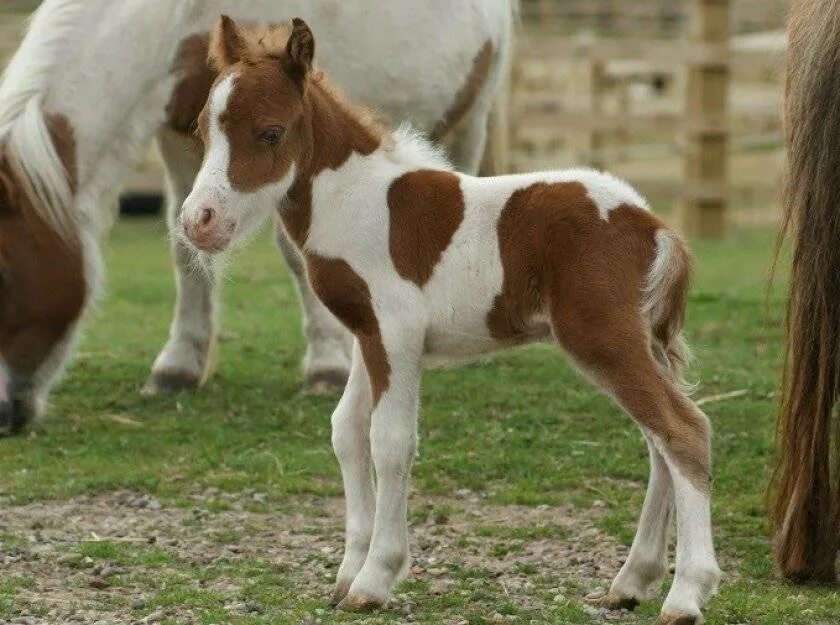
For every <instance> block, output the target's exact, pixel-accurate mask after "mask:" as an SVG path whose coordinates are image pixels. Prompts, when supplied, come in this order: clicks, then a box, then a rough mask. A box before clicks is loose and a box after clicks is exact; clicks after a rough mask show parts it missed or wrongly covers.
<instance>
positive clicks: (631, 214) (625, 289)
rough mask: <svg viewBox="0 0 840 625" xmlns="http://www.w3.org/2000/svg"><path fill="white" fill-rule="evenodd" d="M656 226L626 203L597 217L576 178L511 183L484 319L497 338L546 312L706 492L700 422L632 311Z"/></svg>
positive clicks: (562, 338)
mask: <svg viewBox="0 0 840 625" xmlns="http://www.w3.org/2000/svg"><path fill="white" fill-rule="evenodd" d="M664 227H665V226H664V224H663V223H662V222H661V221H660V220H659V219H657V218H656V217H655V216H654V215H652V214H651V213H650V212H648V211H646V210H643V209H640V208H638V207H634V206H629V205H621V206H618V207H616V208H615V209H613V210H612V211H610V213H609V218H608V219H607V220H605V219H602V218H601V216H600V214H599V212H598V208H597V206H596V205H595V204H594V202H593V201H592V200H591V199H590V197H589V196H588V193H587V190H586V187H585V186H584V185H583V184H581V183H579V182H568V183H554V184H548V183H537V184H534V185H531V186H530V187H526V188H524V189H520V190H518V191H516V192H515V193H513V194H512V195H511V196H510V198H509V199H508V202H507V203H506V205H505V207H504V209H503V210H502V213H501V215H500V217H499V222H498V236H499V251H500V255H501V261H502V266H503V269H504V279H503V285H502V292H501V293H500V294H499V295H498V296H497V297H496V299H495V301H494V306H493V308H492V309H491V310H490V311H489V312H488V314H487V325H488V328H489V330H490V333H491V335H492V336H493V337H495V338H496V339H498V340H500V341H504V342H513V343H515V342H524V341H525V340H527V339H528V337H529V333H530V332H531V327H532V320H533V319H534V317H535V316H540V315H547V316H549V317H550V319H551V324H552V328H553V330H554V334H555V337H556V339H557V341H558V342H559V343H560V345H561V346H562V347H563V348H564V349H565V350H566V351H567V352H568V353H569V354H570V355H571V356H572V358H573V359H574V361H575V362H576V363H577V364H579V365H580V366H581V367H583V368H584V369H586V370H587V371H588V372H589V373H590V374H592V375H594V376H595V377H596V379H598V381H599V382H601V383H603V384H604V385H605V386H606V388H608V389H609V391H610V392H611V393H613V394H614V395H615V396H616V397H617V398H618V400H619V402H620V403H621V405H622V406H623V407H624V408H625V409H626V410H627V411H628V412H629V413H630V414H631V416H632V417H633V418H634V419H636V421H638V422H639V423H640V424H641V425H643V426H644V427H645V428H647V429H649V430H650V431H651V432H652V433H654V434H655V435H656V436H657V437H658V438H659V439H660V440H661V441H662V442H663V444H664V445H665V446H666V447H667V449H668V451H669V453H670V454H671V455H672V456H673V458H674V460H675V461H676V462H677V464H678V465H679V467H680V469H681V470H682V472H683V473H684V474H685V475H686V476H687V477H689V479H691V480H692V482H693V483H694V484H695V485H696V486H697V487H698V488H702V489H704V490H706V489H708V487H709V471H710V462H711V459H710V458H709V453H708V436H709V432H708V423H707V421H706V419H705V417H704V416H703V415H702V413H701V412H700V411H699V410H698V409H697V408H696V407H695V406H694V404H693V403H691V402H690V401H689V400H687V399H686V398H685V397H684V396H683V395H682V394H681V393H679V392H678V391H677V390H676V389H675V387H674V385H673V384H672V383H671V382H670V381H666V380H665V378H664V377H663V373H662V371H661V370H660V367H659V365H658V364H657V363H656V361H655V360H654V358H653V356H652V354H651V350H650V337H649V336H648V330H647V328H646V326H645V323H644V321H643V319H642V317H641V314H640V306H641V298H642V294H643V289H644V287H645V284H646V280H647V275H648V272H649V270H650V266H651V264H652V262H653V260H654V257H655V254H656V239H655V235H656V232H657V231H658V230H660V229H663V228H664ZM680 312H681V311H680Z"/></svg>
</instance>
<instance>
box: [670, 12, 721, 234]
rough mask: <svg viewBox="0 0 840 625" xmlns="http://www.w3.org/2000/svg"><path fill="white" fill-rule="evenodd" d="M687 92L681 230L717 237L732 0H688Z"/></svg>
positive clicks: (719, 225)
mask: <svg viewBox="0 0 840 625" xmlns="http://www.w3.org/2000/svg"><path fill="white" fill-rule="evenodd" d="M692 5H693V6H692V16H691V26H692V37H691V39H692V44H693V47H694V50H693V51H692V55H691V57H690V59H689V68H688V81H687V93H686V146H685V147H686V149H685V157H684V172H683V173H684V182H685V194H686V195H685V197H684V198H683V200H682V210H681V221H682V227H683V230H684V231H685V232H686V233H687V234H688V235H690V236H702V237H721V236H723V234H724V232H725V229H726V205H727V197H726V182H727V170H728V162H727V161H728V156H729V155H728V151H727V143H728V119H727V115H726V111H727V105H728V99H729V66H728V58H727V51H728V48H729V31H730V9H731V2H730V0H692Z"/></svg>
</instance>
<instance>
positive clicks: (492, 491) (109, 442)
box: [0, 220, 840, 625]
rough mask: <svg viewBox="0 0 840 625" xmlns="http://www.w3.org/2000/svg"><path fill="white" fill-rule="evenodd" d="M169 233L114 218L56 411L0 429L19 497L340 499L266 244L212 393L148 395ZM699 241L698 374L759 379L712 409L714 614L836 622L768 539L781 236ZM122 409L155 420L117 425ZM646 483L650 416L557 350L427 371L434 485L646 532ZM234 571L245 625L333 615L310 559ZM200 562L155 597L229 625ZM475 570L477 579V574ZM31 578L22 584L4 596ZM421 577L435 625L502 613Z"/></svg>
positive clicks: (567, 616)
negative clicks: (634, 419) (554, 507)
mask: <svg viewBox="0 0 840 625" xmlns="http://www.w3.org/2000/svg"><path fill="white" fill-rule="evenodd" d="M164 237H165V232H164V228H163V226H162V224H161V223H159V222H153V221H148V220H146V221H127V222H122V223H120V224H119V225H118V226H117V227H116V229H115V231H114V233H113V236H112V237H111V240H110V243H109V245H108V251H107V259H108V267H109V271H108V274H109V280H108V282H109V286H108V289H107V295H106V296H105V298H104V299H103V301H102V303H101V305H100V307H99V311H98V312H97V313H96V315H95V318H94V320H93V322H92V323H91V324H90V326H89V328H88V331H87V333H86V338H85V340H84V341H83V343H82V345H81V348H80V350H79V354H78V356H77V358H76V359H75V361H74V364H73V366H72V367H71V368H70V370H69V372H68V375H67V378H66V379H65V381H64V382H63V383H62V385H61V386H60V387H59V388H58V389H57V391H56V393H55V394H54V396H53V402H52V409H51V410H50V413H49V416H48V418H47V419H45V420H44V421H43V422H42V423H41V424H40V425H39V426H38V428H37V429H36V430H35V432H34V433H33V434H32V435H31V436H29V437H28V438H24V439H15V440H3V441H0V474H1V475H3V481H2V483H0V488H2V494H4V495H6V496H8V497H11V500H12V501H13V502H14V503H17V504H23V503H26V502H31V501H35V500H40V499H45V498H58V499H63V498H68V497H71V496H74V495H79V494H85V493H92V492H96V491H105V490H110V489H117V488H129V489H136V490H139V491H148V492H151V493H153V494H155V495H156V496H158V497H160V498H161V499H162V500H163V502H164V504H172V505H193V504H192V503H189V504H188V503H187V502H188V495H189V494H190V493H192V492H194V491H196V490H197V489H201V488H205V487H210V486H212V487H217V488H219V489H221V490H222V491H239V490H242V489H245V488H251V489H256V490H258V491H261V492H264V493H267V495H268V506H269V508H271V507H277V506H282V505H284V502H285V501H287V499H288V496H289V495H293V494H297V493H307V494H317V495H340V493H341V490H340V481H339V476H338V470H337V465H336V463H335V461H334V459H333V456H332V451H331V448H330V444H329V441H330V436H329V415H330V412H331V410H332V408H333V405H334V403H335V398H313V397H309V396H305V395H302V394H300V393H299V392H298V386H299V383H300V373H299V361H300V356H301V354H302V351H303V340H302V335H301V332H300V329H299V319H298V310H297V300H296V297H295V294H294V289H293V287H292V285H291V283H290V281H289V279H288V277H287V275H286V273H285V270H284V268H283V267H282V263H281V260H280V257H279V255H278V253H277V252H276V251H275V250H274V248H273V246H271V245H270V244H269V243H268V242H267V239H268V236H263V237H261V238H260V239H259V240H258V241H257V242H255V243H254V244H253V245H251V246H249V247H248V248H247V250H245V251H243V252H241V253H240V254H239V255H237V256H236V257H235V258H234V259H233V261H232V263H231V266H230V268H229V271H228V272H227V278H226V281H225V286H224V291H225V293H224V313H223V319H224V323H223V326H224V334H223V337H222V338H223V340H222V343H221V346H220V347H221V349H220V361H219V366H218V370H217V372H216V374H215V376H214V377H213V378H212V379H211V380H210V382H209V383H208V384H207V386H206V387H205V388H204V389H203V390H202V391H201V392H200V393H198V394H195V395H182V396H179V397H176V398H148V397H142V396H141V395H140V394H139V392H138V391H139V387H140V385H141V383H142V381H143V380H144V378H145V376H146V374H147V372H148V367H149V364H150V363H151V361H152V360H153V359H154V357H155V355H156V351H157V349H158V348H159V347H160V346H161V345H162V344H163V342H164V340H165V337H166V335H167V327H168V322H169V319H170V313H171V307H172V301H173V287H172V278H171V273H170V264H169V257H168V254H167V252H166V247H165V244H164V242H163V241H164ZM694 247H695V251H696V254H697V257H698V274H697V279H696V282H695V286H694V290H693V295H692V298H691V302H690V310H689V315H688V320H687V326H688V335H689V338H690V340H691V342H692V344H693V346H694V349H695V352H696V355H697V365H696V368H695V369H694V370H693V372H692V373H693V375H694V377H696V378H697V379H699V381H700V386H699V388H698V391H697V396H700V397H702V396H706V395H711V394H717V393H724V392H728V391H733V390H741V389H744V390H746V391H747V393H746V395H744V396H741V397H737V398H735V399H730V400H727V401H721V402H719V403H712V404H709V405H708V406H707V407H706V408H707V412H708V414H709V416H710V417H711V419H712V421H713V423H714V426H715V434H714V445H715V490H714V509H713V514H714V524H715V535H716V542H717V545H718V549H719V552H720V557H721V561H722V562H723V564H724V569H725V570H726V573H727V576H728V579H727V581H726V582H725V584H724V585H723V587H722V590H721V594H720V596H719V597H718V598H716V599H714V600H713V601H712V603H711V605H710V606H709V609H708V620H709V622H710V623H711V624H713V625H722V624H724V623H755V624H768V625H770V624H777V623H778V624H780V625H781V624H785V625H788V624H798V623H803V624H804V623H820V622H824V623H828V622H834V621H833V619H834V618H836V616H837V614H838V613H840V597H838V594H837V592H831V591H828V590H824V589H816V588H811V589H801V588H793V587H788V586H785V585H783V584H781V583H779V582H778V581H777V580H776V579H775V577H774V574H773V568H772V562H771V558H770V553H769V546H768V541H767V522H766V517H765V504H764V488H765V485H766V482H767V479H768V475H769V466H770V462H771V458H772V454H773V421H774V410H775V402H776V397H775V395H776V392H777V383H778V367H779V360H780V345H781V337H782V333H781V321H782V316H783V300H782V288H781V287H777V288H776V289H775V290H774V291H773V292H772V293H770V295H769V297H767V293H766V277H767V268H768V265H769V260H770V257H771V252H772V235H771V234H769V233H764V232H758V233H736V234H734V235H732V236H731V237H730V238H729V239H728V240H727V241H726V242H723V243H712V242H701V243H697V244H696V245H695V246H694ZM782 273H784V272H782ZM115 415H116V416H119V417H129V418H130V419H131V420H134V421H136V422H138V424H137V425H131V424H127V423H125V422H124V420H121V421H116V420H114V419H113V417H114V416H115ZM646 477H647V456H646V450H645V447H644V445H643V443H642V440H641V437H640V435H639V433H638V431H637V430H636V428H635V427H634V426H633V425H632V423H631V422H630V421H629V419H628V418H627V417H626V416H624V415H623V414H622V413H621V412H619V410H617V409H616V408H615V407H614V406H612V404H611V403H610V402H609V401H608V400H607V399H605V398H604V397H603V396H601V395H599V394H597V393H595V392H593V389H592V388H591V387H590V385H589V384H587V383H586V382H584V381H583V380H582V379H581V378H580V377H579V376H578V375H577V374H576V373H575V372H574V371H573V370H572V368H571V367H570V366H569V365H568V364H567V363H566V362H565V361H564V360H563V358H562V357H561V356H560V355H559V354H558V353H556V352H555V350H553V349H551V348H548V347H536V348H529V349H525V350H520V351H515V352H508V353H506V354H501V355H500V356H498V357H496V358H494V359H492V360H489V361H483V362H479V363H475V364H472V365H468V366H465V367H461V368H458V369H450V370H436V371H430V372H428V373H427V374H426V376H425V382H424V389H423V409H422V416H421V455H420V458H419V460H418V462H417V464H416V466H415V469H414V485H415V488H416V489H417V490H418V491H419V492H420V493H422V494H424V495H451V494H452V493H453V492H454V491H455V490H458V489H471V490H472V491H475V492H477V493H481V494H482V495H484V496H485V497H486V498H487V500H488V501H491V502H494V503H498V504H513V503H516V504H526V505H537V504H562V503H568V502H572V503H574V504H576V505H577V506H579V507H580V509H581V510H582V512H581V514H582V515H583V514H585V513H586V511H587V510H588V508H589V507H590V506H591V505H592V504H593V502H595V501H596V500H601V501H602V502H606V513H605V514H604V515H603V516H602V517H601V518H600V520H599V521H598V522H599V524H600V525H601V527H602V529H604V530H606V531H607V532H608V533H610V534H612V535H613V536H615V537H617V538H618V539H619V540H621V541H624V542H629V541H630V540H631V538H632V534H633V530H634V526H635V519H636V516H637V514H638V511H639V507H640V505H641V501H642V497H643V495H644V484H645V481H646ZM220 505H221V504H220ZM455 505H457V504H455ZM224 507H225V506H221V507H220V509H223V508H224ZM412 514H413V515H414V516H413V517H412V518H413V519H415V520H421V521H422V520H423V519H425V518H426V517H428V516H436V515H442V516H444V517H445V516H446V515H447V514H448V510H447V509H446V507H445V506H444V507H443V508H441V509H434V510H432V509H428V510H425V511H424V510H419V511H415V512H413V513H412ZM477 527H478V534H479V535H485V536H494V537H496V538H502V539H504V540H506V541H509V542H510V544H511V545H513V547H514V548H515V547H516V545H517V544H520V542H521V540H523V539H525V540H527V539H541V538H549V539H550V538H556V539H562V538H563V535H564V533H563V531H562V528H555V527H552V526H549V525H546V526H542V527H536V528H530V529H528V528H525V529H522V528H519V529H517V528H498V527H482V526H481V524H480V520H478V521H477ZM224 538H225V537H224V536H221V537H220V540H224ZM4 542H8V541H4ZM505 544H506V543H505ZM81 554H82V555H87V556H90V557H96V556H97V554H98V555H99V556H102V557H108V558H110V559H111V560H116V561H118V562H119V561H127V562H147V563H148V564H150V565H155V564H156V563H165V562H169V558H168V556H167V555H166V554H165V553H163V552H156V551H146V552H142V553H134V552H131V551H129V550H127V549H126V548H125V547H123V546H120V545H110V544H108V543H101V544H95V543H89V544H83V545H82V546H81ZM503 555H504V554H501V553H500V554H499V556H503ZM220 566H221V565H220ZM236 566H237V567H239V568H234V569H232V570H229V571H227V572H226V574H227V575H234V576H239V577H241V578H242V579H243V580H247V582H248V584H249V586H248V587H249V588H250V590H249V592H250V593H251V594H252V595H253V596H254V597H257V598H259V600H260V601H261V603H262V605H263V606H264V609H265V613H264V614H262V615H257V616H253V617H247V618H246V617H243V619H244V620H242V621H241V622H248V623H251V622H253V623H263V622H265V623H268V622H272V623H273V622H287V621H280V620H272V617H271V614H272V610H273V609H274V607H275V606H277V605H279V604H282V605H284V606H285V608H286V609H289V608H290V607H291V609H292V610H293V611H294V612H295V613H296V614H299V615H303V614H307V613H308V611H311V610H312V609H316V608H318V609H320V608H324V607H325V604H324V602H323V601H320V602H316V601H314V600H312V599H308V598H301V597H297V596H295V595H293V594H290V593H289V592H288V591H284V590H283V579H282V577H283V576H290V575H294V574H295V573H294V571H290V572H284V573H283V574H282V575H279V574H277V573H272V572H271V571H270V570H267V568H266V567H261V566H260V563H259V562H254V561H250V562H246V564H242V563H240V564H238V565H236ZM243 567H244V568H243ZM523 569H527V570H525V571H524V572H525V573H528V572H529V571H530V572H535V569H532V568H529V567H527V566H526V567H523ZM198 574H199V573H198V572H196V571H195V570H193V569H191V568H189V567H184V568H183V570H179V572H178V573H177V575H176V578H173V579H170V580H155V581H156V583H157V584H158V585H159V586H160V590H159V592H158V594H157V595H156V596H155V598H154V600H153V601H152V603H153V604H155V605H168V604H171V603H182V604H186V605H190V606H194V607H195V609H196V613H197V614H204V615H205V616H204V617H203V618H204V622H208V623H209V622H216V620H214V619H221V618H222V617H221V616H219V615H221V614H223V612H224V610H223V605H222V603H223V602H222V601H221V599H220V598H219V597H218V596H217V595H216V594H215V593H214V592H213V591H211V590H206V589H202V588H197V587H195V586H194V585H192V584H191V583H190V580H191V579H193V578H195V577H196V575H198ZM202 574H204V575H211V576H212V575H213V574H214V573H213V570H207V571H204V572H203V573H202ZM453 575H455V573H453ZM457 576H467V577H469V570H468V569H461V570H460V571H459V572H458V573H457V575H456V577H457ZM179 580H180V581H179ZM30 583H31V580H27V579H20V578H14V577H13V578H7V579H4V580H3V581H2V584H0V608H2V607H3V606H7V607H8V605H10V603H9V602H13V597H14V594H15V592H16V589H17V588H19V587H24V586H26V585H27V584H30ZM408 584H409V586H408V588H409V590H410V589H411V584H414V585H415V586H416V588H417V597H416V598H415V600H416V601H417V602H418V605H417V610H418V614H420V615H421V617H422V620H423V621H424V622H426V620H427V619H430V620H428V622H436V621H435V620H434V614H435V611H436V610H440V609H444V608H445V609H449V610H451V609H453V606H454V608H459V606H460V607H463V609H464V612H463V613H464V615H465V618H467V619H468V620H473V621H475V622H484V621H482V620H480V617H478V616H469V615H470V614H471V612H470V611H469V602H470V600H471V598H472V596H471V595H470V593H467V594H466V595H464V594H463V593H449V594H444V595H442V596H439V597H435V598H434V599H429V600H428V601H426V600H424V599H422V597H423V595H424V591H423V584H419V583H415V582H408ZM475 592H476V593H477V592H482V593H487V592H491V590H490V589H488V588H487V587H482V588H481V589H480V591H479V590H476V591H475ZM548 604H549V605H551V607H550V608H546V610H547V611H545V612H543V613H531V612H528V611H527V610H523V611H518V612H517V614H519V615H520V617H521V618H522V619H523V620H524V622H527V621H528V618H533V619H536V620H537V622H546V621H547V622H557V623H587V622H590V617H589V616H587V614H586V613H585V612H583V611H582V609H581V607H580V605H579V604H578V603H576V602H575V601H569V602H566V603H561V604H554V605H552V604H551V601H550V598H549V601H548ZM447 605H448V606H449V607H446V606H447ZM498 605H499V608H497V609H498V611H500V612H502V613H504V612H505V610H509V611H517V608H516V606H508V605H506V604H505V597H504V596H500V597H499V598H498ZM658 607H659V604H658V603H657V602H653V603H651V604H649V605H645V606H642V607H641V608H640V611H639V616H638V617H635V618H634V619H633V620H631V621H630V622H648V621H650V620H651V617H652V616H653V615H654V614H655V613H656V610H657V609H658ZM0 614H3V610H2V609H0ZM333 618H337V619H338V620H340V621H342V622H344V621H345V620H350V621H352V620H354V619H355V618H356V617H346V616H340V617H333V616H331V612H329V611H327V612H326V613H325V614H324V616H323V619H325V620H324V622H332V621H331V620H330V619H333ZM288 622H297V621H296V620H291V621H288Z"/></svg>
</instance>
